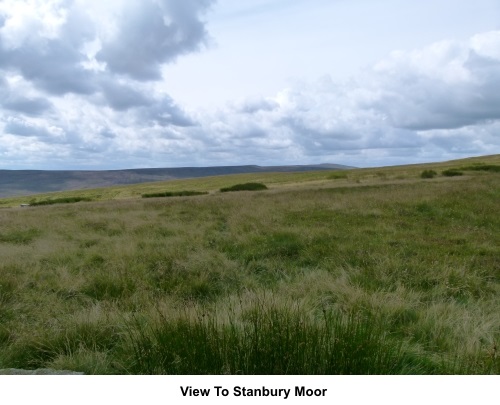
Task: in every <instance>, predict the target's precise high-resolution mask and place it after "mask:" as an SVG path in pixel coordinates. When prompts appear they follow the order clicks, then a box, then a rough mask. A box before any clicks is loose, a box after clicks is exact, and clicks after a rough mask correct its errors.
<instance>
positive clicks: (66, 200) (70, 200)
mask: <svg viewBox="0 0 500 405" xmlns="http://www.w3.org/2000/svg"><path fill="white" fill-rule="evenodd" d="M80 201H92V199H91V198H87V197H64V198H54V199H50V200H42V201H31V202H30V205H32V206H36V205H52V204H71V203H77V202H80Z"/></svg>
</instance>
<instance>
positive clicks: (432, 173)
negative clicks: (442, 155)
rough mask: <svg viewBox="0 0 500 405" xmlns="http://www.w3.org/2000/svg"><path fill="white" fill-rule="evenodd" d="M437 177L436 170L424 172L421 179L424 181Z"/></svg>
mask: <svg viewBox="0 0 500 405" xmlns="http://www.w3.org/2000/svg"><path fill="white" fill-rule="evenodd" d="M436 176H437V173H436V172H435V171H434V170H424V171H423V172H422V173H421V174H420V177H421V178H423V179H432V178H434V177H436Z"/></svg>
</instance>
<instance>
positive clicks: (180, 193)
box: [142, 191, 208, 198]
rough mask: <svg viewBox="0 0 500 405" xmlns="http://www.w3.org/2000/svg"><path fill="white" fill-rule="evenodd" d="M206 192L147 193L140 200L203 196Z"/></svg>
mask: <svg viewBox="0 0 500 405" xmlns="http://www.w3.org/2000/svg"><path fill="white" fill-rule="evenodd" d="M205 194H208V193H207V192H202V191H165V192H163V193H149V194H143V195H142V198H155V197H190V196H194V195H205Z"/></svg>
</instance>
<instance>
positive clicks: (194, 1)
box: [96, 0, 212, 81]
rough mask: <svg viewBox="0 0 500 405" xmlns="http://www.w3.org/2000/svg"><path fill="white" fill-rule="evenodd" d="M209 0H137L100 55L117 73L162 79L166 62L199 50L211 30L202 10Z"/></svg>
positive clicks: (141, 79)
mask: <svg viewBox="0 0 500 405" xmlns="http://www.w3.org/2000/svg"><path fill="white" fill-rule="evenodd" d="M211 3H212V1H209V0H188V1H186V0H183V1H175V0H161V1H156V2H155V1H151V0H148V1H144V0H141V1H137V0H136V1H133V3H132V0H131V4H132V5H131V6H129V7H127V8H126V9H125V11H124V14H123V15H122V16H121V19H120V25H119V27H118V33H117V35H116V37H115V38H114V39H113V40H112V41H109V42H104V43H103V47H102V49H101V50H100V51H99V52H98V53H97V55H96V58H97V59H98V60H99V61H101V62H105V63H106V64H107V68H108V69H109V70H110V71H111V72H114V73H120V74H125V75H128V76H129V77H131V78H133V79H135V80H140V81H148V80H159V79H160V78H161V71H160V67H161V65H162V64H163V63H166V62H172V61H174V60H175V59H176V58H177V57H178V56H179V55H182V54H185V53H188V52H192V51H195V50H198V49H199V47H200V45H201V44H202V43H203V42H204V41H205V39H206V37H207V32H206V29H205V25H204V23H203V21H201V19H200V14H202V13H203V12H205V11H206V10H207V8H208V6H209V5H210V4H211Z"/></svg>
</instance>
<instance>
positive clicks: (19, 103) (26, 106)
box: [2, 97, 52, 116]
mask: <svg viewBox="0 0 500 405" xmlns="http://www.w3.org/2000/svg"><path fill="white" fill-rule="evenodd" d="M2 106H3V108H6V109H8V110H12V111H15V112H20V113H23V114H26V115H31V116H39V115H41V114H42V113H44V112H46V111H48V110H50V109H51V108H52V104H51V103H50V102H49V101H47V100H46V99H43V98H22V97H18V98H15V97H9V98H8V99H7V100H5V101H4V102H3V103H2Z"/></svg>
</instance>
